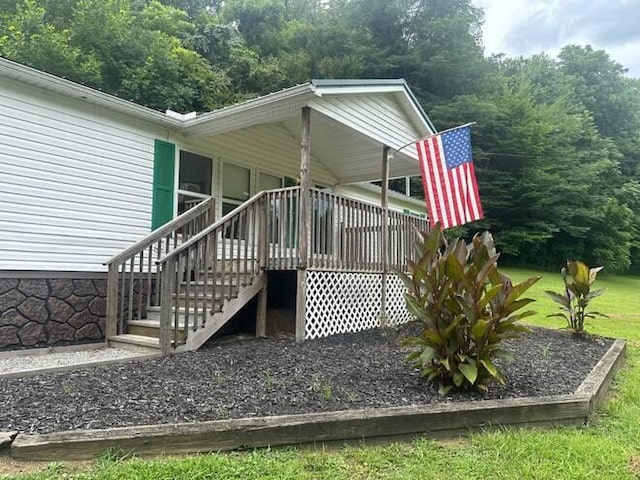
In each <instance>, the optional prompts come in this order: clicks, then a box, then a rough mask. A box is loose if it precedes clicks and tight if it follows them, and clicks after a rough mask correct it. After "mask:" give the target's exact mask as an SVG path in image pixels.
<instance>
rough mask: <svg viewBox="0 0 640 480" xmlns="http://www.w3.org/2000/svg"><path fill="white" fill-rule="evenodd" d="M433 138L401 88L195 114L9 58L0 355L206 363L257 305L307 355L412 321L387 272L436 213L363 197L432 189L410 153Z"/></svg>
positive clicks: (1, 88) (261, 322)
mask: <svg viewBox="0 0 640 480" xmlns="http://www.w3.org/2000/svg"><path fill="white" fill-rule="evenodd" d="M433 131H434V129H433V127H432V125H431V123H430V121H429V119H428V117H427V116H426V114H425V113H424V111H423V110H422V108H421V107H420V105H419V103H418V102H417V101H416V99H415V97H414V95H413V94H412V93H411V90H410V89H409V87H408V86H407V84H406V83H405V82H404V81H403V80H317V81H312V82H310V83H307V84H304V85H299V86H296V87H292V88H289V89H286V90H282V91H280V92H276V93H273V94H270V95H267V96H264V97H260V98H256V99H254V100H250V101H247V102H244V103H240V104H237V105H234V106H231V107H227V108H223V109H220V110H216V111H213V112H209V113H204V114H198V115H196V114H195V113H193V114H186V115H181V114H177V113H174V112H170V111H168V112H167V113H160V112H157V111H154V110H151V109H148V108H146V107H142V106H139V105H136V104H133V103H131V102H128V101H126V100H123V99H120V98H116V97H114V96H111V95H108V94H105V93H102V92H99V91H96V90H93V89H91V88H88V87H85V86H82V85H79V84H76V83H73V82H70V81H68V80H65V79H62V78H59V77H55V76H53V75H49V74H47V73H43V72H40V71H37V70H34V69H31V68H28V67H25V66H23V65H19V64H16V63H14V62H11V61H8V60H5V59H0V146H1V148H0V350H3V349H4V350H6V349H15V348H25V347H37V346H45V345H63V344H69V343H79V342H89V341H91V342H95V341H103V340H104V339H105V337H110V338H112V340H113V341H118V339H120V341H123V342H129V343H135V342H137V343H138V344H141V345H146V346H148V347H155V348H158V347H163V348H164V350H165V351H168V349H178V350H179V349H181V348H182V349H184V348H197V346H199V345H200V344H201V343H202V342H204V341H205V340H206V338H208V337H209V336H211V335H212V334H213V333H215V332H216V331H218V330H219V329H220V328H221V327H222V326H223V325H224V324H225V323H227V322H228V321H229V320H230V319H231V318H233V317H234V315H236V314H237V313H238V312H241V311H242V310H243V309H246V305H247V304H250V305H253V307H252V308H253V310H254V312H256V313H257V318H258V321H257V323H256V327H255V328H256V330H255V331H256V333H258V334H264V331H265V329H268V328H269V326H268V325H267V324H266V318H271V316H272V315H271V314H268V313H269V312H271V311H272V312H271V313H272V314H273V316H278V315H282V312H283V311H289V312H290V314H291V316H292V318H293V316H295V318H296V322H297V323H296V326H295V330H296V334H297V337H298V339H299V340H302V339H304V338H312V337H314V336H320V335H326V334H331V333H336V332H341V331H348V330H357V329H361V328H366V327H369V326H372V325H375V324H377V322H378V321H379V318H380V313H381V312H382V313H383V314H384V315H385V317H386V316H388V315H391V314H393V315H396V316H398V315H399V316H403V315H405V316H406V312H404V310H403V304H402V299H401V295H400V292H401V288H400V286H399V284H398V282H397V280H395V279H393V278H389V279H388V281H387V279H386V277H387V276H386V272H387V270H388V268H390V267H392V266H394V265H395V266H399V265H400V264H401V263H402V262H403V261H404V257H405V256H406V255H407V254H408V251H409V247H408V245H409V244H410V242H411V236H412V235H413V233H412V231H411V228H412V225H415V226H418V227H423V226H424V221H423V219H421V218H420V217H421V216H422V217H423V216H424V208H423V206H422V204H421V203H420V202H417V201H415V200H412V199H410V198H408V197H403V196H401V195H394V194H392V195H387V194H386V192H383V193H382V194H381V193H380V192H381V189H380V187H375V186H372V185H366V184H364V183H362V182H369V181H373V180H379V179H381V178H382V179H384V178H389V177H400V176H406V175H415V174H417V173H419V168H418V164H417V154H416V153H415V151H414V149H413V148H401V147H404V146H405V145H407V144H410V143H411V142H412V141H414V140H416V139H417V138H420V137H423V136H425V135H427V134H429V133H432V132H433ZM397 149H400V150H398V151H395V150H397ZM394 151H395V152H394ZM389 153H392V155H389ZM265 191H268V192H270V193H264V192H265ZM387 201H388V207H389V208H388V209H387V208H385V207H386V203H385V202H387ZM196 205H197V206H196ZM194 206H196V207H195V208H191V207H194ZM185 212H186V213H185ZM423 218H424V217H423ZM152 231H155V233H154V234H152ZM134 244H136V245H137V247H136V248H133V249H132V248H131V247H132V245H134ZM382 252H387V253H384V254H383V253H382ZM114 257H115V258H114ZM165 257H166V258H165ZM169 267H171V269H172V270H171V271H169ZM108 271H110V272H111V273H110V274H108V273H107V272H108ZM108 277H109V279H110V280H109V279H108ZM165 277H166V279H165V280H164V281H163V280H162V279H163V278H165ZM362 285H366V286H367V287H366V289H365V290H363V289H362ZM267 288H268V290H267ZM171 289H173V290H171ZM387 289H390V290H389V291H386V290H387ZM391 290H393V295H392V292H391ZM267 291H268V292H269V293H268V294H267ZM163 295H164V297H163ZM163 298H164V305H165V306H164V307H162V299H163ZM381 298H382V300H381ZM283 299H284V300H283ZM287 299H293V301H292V303H293V304H291V302H289V300H287ZM354 299H357V300H358V302H359V303H357V308H356V307H354V305H355V304H354ZM169 304H170V305H169ZM394 312H395V313H394ZM285 316H286V315H285ZM107 317H108V320H106V319H107ZM347 317H349V318H347ZM398 318H400V317H398ZM161 319H163V320H162V321H163V322H164V323H163V325H164V326H163V327H161V326H160V323H159V322H160V320H161ZM154 322H155V323H154ZM143 336H156V337H158V336H159V337H160V341H158V340H157V339H155V340H148V339H147V340H141V338H140V337H143ZM116 337H118V338H116Z"/></svg>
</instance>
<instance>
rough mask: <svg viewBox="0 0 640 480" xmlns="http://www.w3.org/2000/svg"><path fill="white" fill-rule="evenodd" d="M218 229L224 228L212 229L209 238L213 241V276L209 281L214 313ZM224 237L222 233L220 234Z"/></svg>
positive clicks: (216, 288) (215, 308)
mask: <svg viewBox="0 0 640 480" xmlns="http://www.w3.org/2000/svg"><path fill="white" fill-rule="evenodd" d="M220 231H222V232H224V229H222V230H220V229H218V230H214V231H213V232H211V240H212V241H213V246H212V252H213V260H214V261H213V262H212V264H211V276H212V277H213V279H212V281H211V302H212V303H211V313H212V314H213V313H215V312H217V311H218V306H217V305H216V302H217V297H218V295H217V294H218V236H219V235H220ZM222 237H223V238H224V234H223V235H222Z"/></svg>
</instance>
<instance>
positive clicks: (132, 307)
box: [107, 187, 427, 354]
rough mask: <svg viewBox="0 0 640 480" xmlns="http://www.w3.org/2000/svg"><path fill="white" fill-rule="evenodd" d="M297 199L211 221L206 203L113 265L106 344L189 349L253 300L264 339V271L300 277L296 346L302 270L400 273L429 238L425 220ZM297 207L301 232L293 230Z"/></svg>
mask: <svg viewBox="0 0 640 480" xmlns="http://www.w3.org/2000/svg"><path fill="white" fill-rule="evenodd" d="M301 192H302V188H301V187H290V188H283V189H278V190H271V191H265V192H261V193H259V194H257V195H255V196H254V197H253V198H251V199H250V200H248V201H247V202H246V203H244V204H243V205H241V206H239V207H238V208H237V209H235V210H234V211H232V212H230V213H229V214H227V215H225V216H224V217H222V218H220V219H219V220H217V221H214V219H213V214H212V212H213V201H212V200H209V201H206V202H203V203H201V204H199V205H197V206H195V207H194V208H192V209H191V210H189V211H187V212H185V213H184V214H183V215H181V216H180V217H178V218H176V219H175V220H173V221H172V222H169V223H168V224H166V225H164V226H163V227H161V228H160V229H158V230H156V231H155V232H153V233H152V234H151V235H149V237H147V238H146V239H144V240H143V241H141V242H138V244H136V245H134V246H133V247H131V248H129V249H127V250H126V251H125V252H123V253H122V254H120V255H118V256H116V257H114V258H113V259H112V260H111V261H110V262H109V283H108V300H107V325H108V327H107V331H108V338H109V341H110V342H112V343H118V344H119V345H122V346H127V345H136V341H137V340H138V339H137V338H134V337H140V336H143V337H146V338H145V340H144V342H138V346H139V347H141V348H147V349H156V350H157V349H160V350H161V351H162V352H163V353H165V354H167V353H170V352H173V351H180V350H185V349H186V350H191V349H196V348H198V347H199V346H200V345H202V344H203V343H204V342H205V341H206V340H207V339H208V338H209V337H211V336H212V335H213V334H215V333H216V332H217V331H218V330H219V329H220V328H221V327H222V326H223V325H224V324H225V323H226V322H228V321H229V320H230V319H231V318H232V317H233V316H234V315H235V314H236V313H237V312H238V311H239V310H240V309H241V308H242V307H243V306H244V305H245V304H247V303H248V302H249V301H251V300H252V299H253V298H255V297H256V296H258V308H257V315H256V317H257V318H256V329H255V331H256V334H257V335H264V332H265V329H266V325H265V324H266V287H267V283H266V272H267V271H269V270H290V271H296V272H298V273H297V275H298V280H297V293H296V295H297V296H298V305H297V307H296V312H297V314H296V318H297V323H296V337H297V338H298V340H302V339H304V331H305V325H304V315H302V314H300V312H301V310H300V309H303V310H304V308H305V304H304V303H303V301H304V299H305V297H304V295H305V288H306V282H305V278H306V273H305V272H306V271H307V270H311V271H314V270H317V271H327V272H352V273H358V272H359V273H379V274H384V273H386V272H387V271H388V270H389V269H390V268H403V266H404V264H405V262H406V258H407V257H408V256H410V254H411V251H412V244H413V242H414V239H415V230H425V229H426V228H427V225H426V221H425V220H423V219H418V218H415V217H413V216H409V215H405V214H402V213H398V212H389V211H387V210H386V209H385V208H383V207H382V206H377V205H373V204H369V203H365V202H361V201H358V200H354V199H351V198H347V197H343V196H339V195H336V194H333V193H331V192H327V191H322V190H316V189H310V190H309V192H310V193H309V197H308V198H307V199H306V201H303V200H305V199H303V197H302V193H301ZM305 204H307V205H308V206H309V213H308V216H307V218H308V225H307V226H308V227H309V228H307V229H305V228H303V226H302V223H301V221H300V219H301V218H303V215H302V212H301V210H300V208H301V206H303V205H305ZM384 247H386V248H384ZM305 252H306V253H305ZM301 299H302V300H301ZM302 313H304V312H302ZM301 318H302V321H301V320H300V319H301ZM132 335H134V336H132Z"/></svg>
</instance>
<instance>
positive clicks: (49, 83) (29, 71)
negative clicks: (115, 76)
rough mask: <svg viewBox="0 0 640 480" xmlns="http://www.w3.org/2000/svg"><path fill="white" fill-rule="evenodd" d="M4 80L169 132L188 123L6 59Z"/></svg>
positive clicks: (1, 64) (1, 69) (0, 72)
mask: <svg viewBox="0 0 640 480" xmlns="http://www.w3.org/2000/svg"><path fill="white" fill-rule="evenodd" d="M0 77H6V78H10V79H13V80H16V81H19V82H23V83H26V84H28V85H32V86H35V87H38V88H41V89H43V90H46V91H51V92H54V93H57V94H60V95H63V96H66V97H71V98H75V99H77V100H81V101H84V102H87V103H90V104H92V105H98V106H100V107H103V108H106V109H109V110H113V111H116V112H119V113H123V114H125V115H128V116H131V117H134V118H138V119H140V120H145V121H148V122H151V123H154V124H158V125H161V126H163V127H165V128H171V129H179V128H180V127H181V126H182V125H183V123H184V122H182V121H180V120H176V119H173V118H169V117H167V116H166V115H165V114H164V113H161V112H158V111H156V110H153V109H151V108H148V107H143V106H141V105H138V104H135V103H133V102H130V101H128V100H123V99H122V98H119V97H116V96H114V95H110V94H108V93H104V92H101V91H99V90H95V89H93V88H90V87H86V86H84V85H80V84H79V83H75V82H72V81H70V80H66V79H64V78H60V77H56V76H55V75H52V74H50V73H46V72H42V71H40V70H36V69H34V68H31V67H27V66H25V65H21V64H19V63H16V62H12V61H11V60H7V59H5V58H0Z"/></svg>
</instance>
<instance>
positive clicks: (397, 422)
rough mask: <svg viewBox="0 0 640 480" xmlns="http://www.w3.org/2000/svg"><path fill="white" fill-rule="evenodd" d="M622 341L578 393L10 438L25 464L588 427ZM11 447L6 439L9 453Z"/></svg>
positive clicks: (619, 356) (615, 366) (617, 360)
mask: <svg viewBox="0 0 640 480" xmlns="http://www.w3.org/2000/svg"><path fill="white" fill-rule="evenodd" d="M625 349H626V343H625V342H624V341H622V340H616V341H615V342H614V343H613V345H612V346H611V347H610V348H609V350H608V351H607V352H606V353H605V354H604V356H603V357H602V358H601V359H600V361H599V362H598V363H597V365H596V366H595V367H594V368H593V369H592V370H591V372H590V373H589V374H588V375H587V377H586V378H585V380H584V381H583V382H582V384H581V385H580V387H579V388H578V389H577V390H576V391H575V393H573V394H570V395H554V396H546V397H525V398H509V399H502V400H481V401H470V402H456V403H443V404H436V405H415V406H404V407H391V408H378V409H365V410H347V411H338V412H328V413H310V414H301V415H283V416H275V417H259V418H244V419H233V420H216V421H207V422H202V423H183V424H171V425H148V426H136V427H119V428H109V429H103V430H74V431H68V432H58V433H51V434H39V435H28V434H17V435H15V434H12V433H11V432H5V437H6V438H10V439H11V440H12V441H11V443H10V448H11V451H10V453H11V456H12V457H14V458H18V459H25V460H45V461H60V460H83V459H91V458H95V457H96V456H98V455H100V454H101V453H103V452H104V451H106V450H108V449H118V450H122V451H124V452H127V453H130V454H135V455H161V454H172V455H173V454H190V453H204V452H217V451H225V450H235V449H252V448H260V447H275V446H284V445H305V444H307V445H308V444H311V445H323V444H333V445H335V444H343V443H354V442H364V443H379V442H380V441H394V440H404V439H406V438H414V437H418V436H426V437H430V438H452V437H459V436H463V435H466V434H468V433H470V432H474V431H482V430H487V429H496V428H498V429H501V428H505V427H525V426H526V427H531V426H556V425H585V424H588V422H589V420H590V418H591V416H592V415H593V413H594V411H595V410H596V409H597V408H598V407H599V405H600V404H601V403H602V401H603V400H604V397H605V394H606V392H607V389H608V387H609V385H610V384H611V381H612V378H613V375H614V374H615V372H616V371H617V370H618V369H619V368H620V366H621V364H622V362H623V360H624V353H625ZM8 445H9V442H8V441H5V448H6V446H8Z"/></svg>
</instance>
